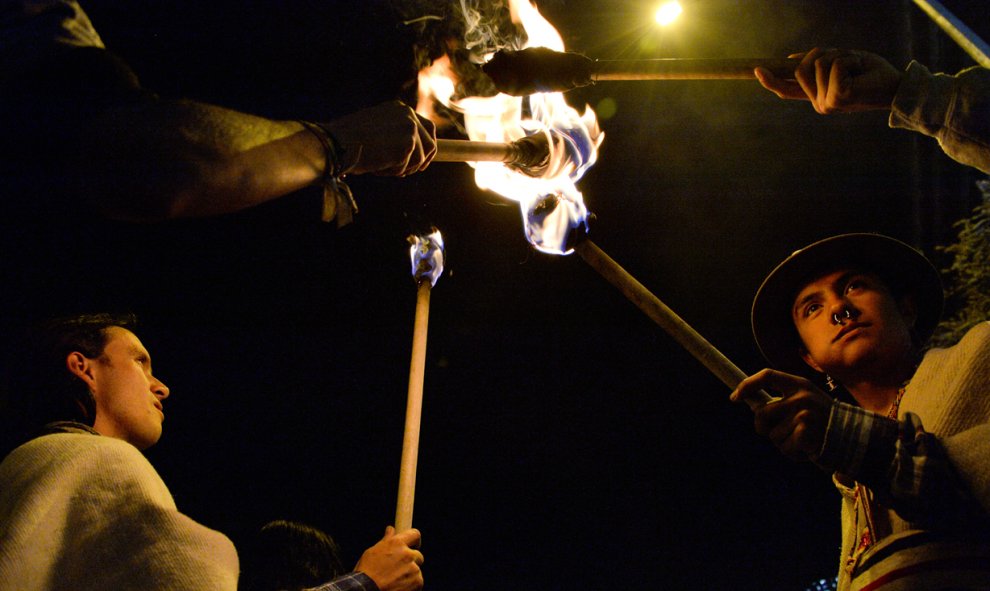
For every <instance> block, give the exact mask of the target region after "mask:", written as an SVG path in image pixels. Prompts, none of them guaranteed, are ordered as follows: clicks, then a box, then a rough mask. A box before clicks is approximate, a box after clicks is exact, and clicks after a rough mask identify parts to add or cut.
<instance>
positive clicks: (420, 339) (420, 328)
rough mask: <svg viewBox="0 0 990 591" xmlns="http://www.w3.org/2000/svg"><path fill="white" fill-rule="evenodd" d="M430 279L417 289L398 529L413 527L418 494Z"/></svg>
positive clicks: (401, 470) (397, 509) (397, 507)
mask: <svg viewBox="0 0 990 591" xmlns="http://www.w3.org/2000/svg"><path fill="white" fill-rule="evenodd" d="M430 287H431V284H430V280H429V279H421V280H420V282H419V287H418V288H417V290H416V317H415V321H414V322H413V344H412V359H411V361H410V362H409V392H408V395H407V397H406V427H405V432H404V434H403V436H402V462H401V465H400V466H399V495H398V500H397V501H396V506H395V529H396V531H400V532H401V531H405V530H407V529H409V528H411V527H412V514H413V501H414V498H415V496H416V461H417V459H418V456H419V426H420V419H421V417H422V414H423V379H424V377H425V375H426V329H427V325H428V324H429V320H430Z"/></svg>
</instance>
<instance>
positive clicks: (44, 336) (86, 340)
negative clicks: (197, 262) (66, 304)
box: [0, 313, 137, 452]
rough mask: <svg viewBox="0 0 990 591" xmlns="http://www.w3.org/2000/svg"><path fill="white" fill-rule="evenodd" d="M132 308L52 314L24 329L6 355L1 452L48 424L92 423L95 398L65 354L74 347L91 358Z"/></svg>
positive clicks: (126, 324)
mask: <svg viewBox="0 0 990 591" xmlns="http://www.w3.org/2000/svg"><path fill="white" fill-rule="evenodd" d="M136 324H137V318H136V317H135V316H134V315H133V314H109V313H101V314H85V315H78V316H72V317H66V318H57V319H52V320H48V321H45V322H43V323H41V324H38V325H35V326H33V327H31V328H29V329H28V330H27V332H26V333H25V336H24V338H23V339H22V340H21V342H20V343H19V346H17V347H15V348H13V350H12V351H11V352H10V355H9V357H10V359H8V365H7V367H8V378H7V383H6V387H5V388H4V392H3V399H2V401H0V415H2V419H3V421H2V422H3V435H4V437H5V439H7V441H4V442H3V443H4V444H5V448H4V449H3V450H2V451H4V452H6V451H9V450H10V449H11V448H12V447H13V446H16V445H19V444H20V443H23V442H24V441H25V440H27V439H29V438H31V437H34V436H36V435H37V434H38V433H39V432H40V430H41V429H42V428H43V427H44V426H45V425H47V424H49V423H52V422H56V421H74V422H78V423H83V424H85V425H89V426H93V421H94V420H96V402H95V401H94V400H93V394H92V393H91V392H90V391H89V388H88V387H87V386H86V384H85V383H84V382H83V381H82V380H80V379H79V378H78V377H76V376H75V375H73V374H72V373H70V372H69V371H68V369H67V368H66V366H65V360H66V358H67V357H68V355H69V354H70V353H72V352H73V351H78V352H79V353H82V354H83V355H85V356H86V357H89V358H91V359H94V358H97V357H99V356H100V355H102V354H103V349H104V348H105V347H106V344H107V340H108V338H109V335H108V329H109V328H111V327H115V326H117V327H121V328H127V329H132V328H133V327H134V326H135V325H136Z"/></svg>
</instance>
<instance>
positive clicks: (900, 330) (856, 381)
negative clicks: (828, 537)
mask: <svg viewBox="0 0 990 591" xmlns="http://www.w3.org/2000/svg"><path fill="white" fill-rule="evenodd" d="M941 310H942V286H941V283H940V282H939V276H938V273H937V271H936V270H935V269H934V267H932V265H931V263H929V262H928V261H927V260H926V259H925V258H924V257H923V256H922V255H921V254H920V253H918V252H917V251H916V250H915V249H913V248H911V247H910V246H908V245H907V244H904V243H902V242H900V241H897V240H894V239H892V238H888V237H885V236H881V235H878V234H844V235H841V236H835V237H833V238H829V239H826V240H822V241H819V242H816V243H814V244H811V245H810V246H807V247H806V248H803V249H801V250H799V251H797V252H795V253H794V254H792V255H791V256H790V257H788V258H787V259H786V260H785V261H784V262H783V263H781V264H780V265H779V266H777V268H776V269H774V270H773V271H772V272H771V273H770V275H769V276H768V277H767V278H766V280H765V281H764V282H763V285H761V286H760V289H759V290H758V292H757V294H756V298H755V300H754V302H753V315H752V321H753V334H754V336H755V337H756V342H757V344H758V345H759V347H760V350H761V351H762V352H763V354H764V356H765V357H766V358H767V360H768V361H769V362H770V364H771V365H772V366H773V367H774V368H776V369H765V370H763V371H761V372H759V373H757V374H755V375H753V376H751V377H749V378H747V379H746V380H744V381H743V382H742V383H741V384H740V385H739V386H738V388H737V389H736V391H735V392H733V393H732V399H733V400H735V401H738V400H741V399H743V398H745V397H746V396H747V395H748V394H750V393H752V392H754V391H755V390H757V389H760V388H765V389H768V390H771V391H774V392H775V393H777V394H778V395H780V396H781V399H780V400H777V401H774V402H771V403H769V404H767V405H765V406H763V407H762V408H759V409H757V410H756V419H755V422H756V430H757V431H758V432H759V433H761V434H763V435H767V436H768V437H769V438H770V439H771V440H772V441H773V443H774V444H775V445H776V446H777V447H778V448H779V449H780V450H781V452H782V453H784V454H785V455H786V456H788V457H791V458H794V459H809V460H811V461H814V462H815V463H817V464H818V465H819V466H821V467H822V468H823V469H825V470H827V471H829V472H833V480H834V481H835V484H836V487H837V488H838V489H839V492H840V493H841V495H842V538H843V539H842V555H841V560H840V565H839V589H871V590H883V591H893V590H902V589H905V590H906V589H948V588H952V589H990V323H988V322H983V323H980V324H979V325H977V326H975V327H974V328H972V329H971V330H970V331H969V332H968V333H967V335H966V336H965V337H964V338H963V339H962V340H961V341H960V342H959V343H958V344H956V345H955V346H953V347H950V348H948V349H931V350H928V351H927V352H925V351H924V346H925V343H926V342H927V341H928V339H929V338H930V337H931V335H932V333H933V331H934V329H935V327H936V325H937V324H938V320H939V316H940V314H941ZM816 384H823V386H822V387H820V386H819V385H816ZM825 389H829V390H833V391H834V392H833V393H834V394H835V395H836V396H838V394H839V392H842V391H843V390H844V391H845V392H848V394H849V395H851V397H852V399H853V400H854V401H855V404H851V403H847V402H843V401H841V400H840V399H839V398H833V397H832V396H831V395H829V394H826V393H825V391H824V390H825ZM946 585H949V587H946Z"/></svg>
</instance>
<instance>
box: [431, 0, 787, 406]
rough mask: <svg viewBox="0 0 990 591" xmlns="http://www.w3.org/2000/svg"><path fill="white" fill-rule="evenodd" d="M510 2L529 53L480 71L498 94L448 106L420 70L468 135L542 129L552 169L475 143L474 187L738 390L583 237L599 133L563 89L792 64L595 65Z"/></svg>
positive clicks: (704, 348)
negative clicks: (495, 197) (586, 188)
mask: <svg viewBox="0 0 990 591" xmlns="http://www.w3.org/2000/svg"><path fill="white" fill-rule="evenodd" d="M509 4H510V5H511V6H512V8H513V10H514V11H515V13H517V15H518V17H519V19H520V22H521V23H522V24H523V27H524V29H525V31H526V33H527V36H528V38H529V41H528V42H529V43H531V45H532V46H531V47H530V48H524V49H522V50H521V51H517V52H503V53H501V54H496V55H495V57H494V58H493V59H492V60H491V61H490V62H489V63H488V64H487V65H485V66H484V70H485V72H486V73H487V74H488V75H489V76H490V77H491V78H492V79H493V81H494V82H495V83H496V86H497V87H498V89H499V90H500V91H501V92H500V93H499V94H497V95H495V96H492V97H469V98H468V99H464V100H460V101H454V100H453V99H452V93H453V85H452V84H450V83H449V81H448V82H447V83H438V82H437V81H436V80H435V78H437V77H441V76H443V74H442V69H437V70H431V69H425V70H424V71H421V73H420V85H421V88H422V89H430V91H431V92H432V93H433V96H434V98H436V100H438V101H439V102H440V103H442V104H444V105H445V106H447V107H449V108H452V109H453V110H455V111H458V112H461V113H463V114H464V116H465V127H466V128H467V131H468V133H469V135H470V137H472V138H474V139H482V138H484V139H492V138H501V139H503V140H507V139H513V138H518V137H523V136H534V135H537V133H539V132H542V133H541V135H544V136H546V137H547V138H549V140H548V141H547V143H546V145H547V150H548V151H549V152H550V156H549V162H550V165H549V166H548V167H547V168H546V170H545V171H542V170H541V172H542V174H530V171H527V170H525V169H526V167H525V166H522V167H519V166H516V167H514V168H513V167H511V166H505V165H503V164H505V163H506V162H507V160H506V159H504V158H503V157H502V155H503V154H507V153H508V151H509V148H507V147H504V146H503V147H498V146H494V147H493V146H490V145H489V146H477V148H478V150H479V151H487V152H488V154H489V155H491V156H492V157H491V158H485V159H484V160H487V161H483V160H482V158H481V157H480V156H479V154H478V153H474V154H473V155H472V156H471V158H466V157H465V158H463V159H464V161H468V162H471V163H472V166H474V167H475V182H476V183H477V185H478V186H479V187H481V188H483V189H488V190H491V191H494V192H496V193H499V194H501V195H503V196H504V197H507V198H509V199H512V200H514V201H517V202H518V203H519V205H520V209H521V213H522V221H523V229H524V232H525V234H526V239H527V240H528V241H529V242H530V243H531V244H532V245H533V246H535V247H536V248H537V249H538V250H540V251H543V252H548V253H554V254H570V253H571V252H574V251H576V252H577V253H578V254H579V256H581V257H582V258H583V259H584V260H585V261H586V262H587V263H588V264H589V265H591V267H592V268H594V269H595V270H596V271H598V272H599V273H600V274H601V275H602V276H603V277H605V278H606V279H607V280H608V281H609V282H611V283H612V284H613V285H614V286H615V287H617V288H618V289H619V290H620V291H621V292H622V293H623V294H624V295H625V296H626V297H627V298H628V299H629V300H630V301H632V302H633V303H634V304H635V305H636V306H637V307H639V308H640V309H641V310H642V311H643V312H645V313H646V314H647V315H648V316H649V317H650V318H651V319H653V321H654V322H656V323H657V324H658V325H659V326H660V327H661V328H662V329H664V330H665V331H666V332H667V333H668V334H670V335H671V336H672V337H673V338H674V339H675V340H676V341H677V342H678V343H679V344H681V345H682V346H683V347H684V348H685V349H687V351H688V352H689V353H691V354H692V355H693V356H694V357H695V358H697V359H698V360H699V361H700V362H701V363H702V364H703V365H705V367H707V368H708V369H709V370H710V371H711V372H712V373H714V374H715V375H716V376H717V377H719V379H721V380H722V382H723V383H725V384H726V385H727V386H729V387H730V388H735V387H736V386H737V385H738V384H739V382H740V381H741V380H742V379H743V378H745V377H746V374H745V373H743V372H742V371H741V370H740V369H739V368H738V367H736V366H735V365H734V364H733V363H732V362H731V361H729V360H728V359H727V358H726V357H725V355H723V354H722V353H721V352H719V351H718V349H716V348H715V347H714V346H712V344H711V343H709V342H708V341H707V340H705V339H704V337H702V336H701V335H700V334H698V332H697V331H695V330H694V329H693V328H692V327H691V326H690V325H688V324H687V323H686V322H685V321H684V320H682V319H681V318H680V317H679V316H678V315H677V314H675V313H674V312H673V310H671V309H670V308H669V307H667V306H666V305H665V304H664V303H663V302H661V301H660V300H659V298H657V297H656V296H655V295H653V294H652V293H651V292H650V291H649V290H647V289H646V288H645V287H644V286H643V285H642V284H641V283H640V282H639V281H637V280H636V279H635V278H634V277H632V276H631V275H630V274H629V273H627V272H626V271H625V270H624V269H623V268H622V267H621V266H619V265H618V263H616V262H615V261H614V260H612V258H611V257H609V256H608V255H607V254H605V253H604V252H603V251H602V250H601V249H600V248H598V247H597V246H596V245H595V244H594V243H592V242H591V241H589V240H587V237H586V235H587V232H588V225H587V219H588V211H587V209H586V208H585V205H584V199H583V197H582V195H581V193H580V191H578V190H577V187H576V182H577V181H578V180H579V179H580V178H581V177H582V175H583V174H584V173H585V171H587V170H588V168H589V167H590V166H591V165H593V164H594V162H595V161H596V159H597V153H598V148H599V146H600V145H601V143H602V140H603V138H604V134H602V132H601V130H600V129H599V127H598V122H597V119H596V118H595V115H594V113H593V112H592V111H591V109H586V110H585V112H584V114H583V115H582V114H579V113H577V112H576V111H575V110H574V109H573V108H572V107H570V106H569V105H568V104H567V102H566V101H565V100H564V98H563V94H562V92H561V91H563V90H567V89H570V88H574V87H576V86H581V85H583V84H590V83H592V82H595V81H596V80H630V79H631V80H643V79H711V78H721V79H725V78H736V79H738V78H753V70H754V69H755V68H756V67H758V66H759V67H767V68H769V69H771V70H773V71H774V72H775V73H776V74H777V75H778V76H780V77H783V78H788V77H791V75H792V73H793V71H794V69H795V67H796V66H797V61H796V60H791V61H786V60H784V61H782V62H780V63H773V61H772V60H714V61H711V60H691V61H690V62H685V61H683V60H680V61H676V63H674V62H672V61H670V60H635V61H634V62H635V63H632V62H615V63H604V62H593V61H591V60H590V59H588V58H585V57H583V56H580V55H577V54H572V53H565V52H564V51H563V41H562V40H561V38H560V36H559V34H557V33H556V30H554V29H553V27H552V26H551V25H550V24H549V23H548V22H547V21H546V19H544V18H543V17H542V15H540V14H539V11H538V10H536V8H535V6H533V5H532V4H531V3H530V2H529V1H528V0H509ZM660 62H662V63H660ZM524 101H525V104H523V102H524ZM523 113H526V114H529V115H530V118H528V119H525V120H523V117H522V114H523ZM550 140H552V141H550ZM470 143H473V144H476V143H478V142H470ZM471 149H474V148H473V147H472V148H471ZM482 149H484V150H482ZM437 151H438V155H437V158H436V160H441V161H443V160H447V161H451V160H457V158H455V157H453V153H454V149H453V146H451V144H444V143H441V144H440V145H439V146H438V150H437ZM458 151H459V152H460V153H462V154H463V153H466V152H467V151H468V146H465V145H463V144H462V145H461V147H460V148H459V149H458ZM500 163H502V164H500ZM520 168H522V169H523V170H520ZM520 172H524V173H526V174H520ZM770 400H772V397H771V396H770V395H769V394H767V393H765V392H759V393H758V394H757V395H755V396H754V397H753V398H752V399H750V400H747V403H748V404H749V405H750V407H751V408H754V409H755V408H758V407H759V406H761V405H763V404H766V403H767V402H769V401H770Z"/></svg>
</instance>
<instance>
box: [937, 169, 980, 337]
mask: <svg viewBox="0 0 990 591" xmlns="http://www.w3.org/2000/svg"><path fill="white" fill-rule="evenodd" d="M977 187H979V189H980V192H981V193H982V194H983V201H982V202H981V203H980V204H979V205H977V206H976V207H975V208H974V209H973V213H972V215H971V216H970V217H968V218H964V219H962V220H959V221H958V222H956V223H955V225H954V226H955V227H957V228H959V233H958V238H957V239H956V241H955V242H953V243H952V244H950V245H948V246H940V247H937V248H938V250H939V251H940V252H944V253H946V254H947V255H949V256H951V257H952V263H951V264H950V265H949V267H948V268H946V269H943V270H942V273H943V277H944V278H945V279H946V296H947V310H948V311H949V314H948V315H947V316H946V318H945V319H943V320H942V323H941V324H940V325H939V326H938V328H937V329H936V331H935V336H934V337H933V338H932V344H933V345H935V346H937V347H946V346H949V345H952V344H954V343H956V342H957V341H958V340H959V339H960V338H962V336H963V334H965V333H966V331H967V330H968V329H969V328H971V327H972V326H973V325H975V324H977V323H979V322H983V321H985V320H988V319H990V179H988V180H981V181H978V182H977Z"/></svg>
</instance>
